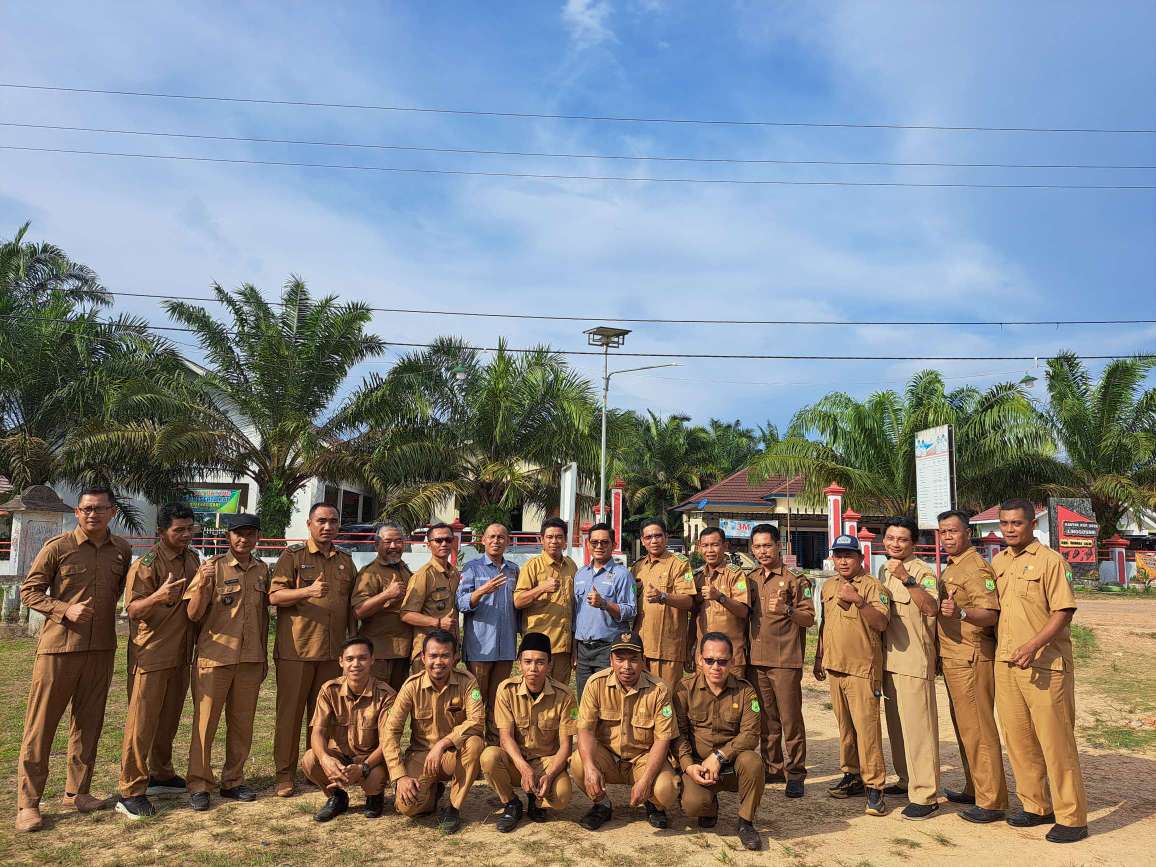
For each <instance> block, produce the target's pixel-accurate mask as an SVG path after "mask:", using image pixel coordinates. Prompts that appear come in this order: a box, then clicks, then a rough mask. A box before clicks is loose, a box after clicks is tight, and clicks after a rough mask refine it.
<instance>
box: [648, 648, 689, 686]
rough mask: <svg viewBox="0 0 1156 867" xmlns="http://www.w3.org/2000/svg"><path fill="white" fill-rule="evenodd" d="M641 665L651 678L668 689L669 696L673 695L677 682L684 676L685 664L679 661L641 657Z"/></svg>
mask: <svg viewBox="0 0 1156 867" xmlns="http://www.w3.org/2000/svg"><path fill="white" fill-rule="evenodd" d="M643 664H644V665H645V666H646V670H647V672H648V673H649V674H650V676H651V677H655V678H657V679H658V680H661V681H662V682H663V683H665V684H666V685H667V686H669V687H670V694H671V695H674V690H675V688H677V687H678V682H679V681H680V680H682V677H683V675H684V674H686V669H685V668H684V665H685V663H684V662H683V661H682V660H681V659H651V658H650V657H649V656H647V657H643Z"/></svg>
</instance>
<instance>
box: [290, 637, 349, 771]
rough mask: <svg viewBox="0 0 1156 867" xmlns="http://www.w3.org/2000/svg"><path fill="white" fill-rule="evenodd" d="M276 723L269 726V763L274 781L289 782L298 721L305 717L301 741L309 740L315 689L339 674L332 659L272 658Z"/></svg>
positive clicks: (296, 749)
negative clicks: (273, 772)
mask: <svg viewBox="0 0 1156 867" xmlns="http://www.w3.org/2000/svg"><path fill="white" fill-rule="evenodd" d="M273 662H274V664H275V665H276V666H277V723H276V726H275V727H274V729H273V764H274V765H275V766H276V769H277V783H278V784H280V783H292V782H293V779H294V777H296V776H297V758H298V757H299V756H300V755H301V721H302V717H304V719H305V743H307V744H308V743H309V732H310V726H309V721H310V720H312V719H313V708H314V706H315V705H316V704H317V692H318V690H320V689H321V685H322V684H323V683H325V682H326V681H329V680H333V678H335V677H340V676H341V666H340V665H338V664H337V662H336V660H329V659H327V660H320V661H312V662H310V661H304V660H300V659H276V660H274V661H273Z"/></svg>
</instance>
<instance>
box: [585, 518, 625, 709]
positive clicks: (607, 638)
mask: <svg viewBox="0 0 1156 867" xmlns="http://www.w3.org/2000/svg"><path fill="white" fill-rule="evenodd" d="M589 544H590V565H588V566H583V567H582V568H581V569H579V570H578V574H577V575H575V576H574V644H575V655H574V662H575V668H576V669H577V673H576V682H577V687H578V697H579V699H581V697H582V690H583V689H584V688H585V686H586V681H587V679H589V677H590V675H592V674H594V673H595V672H597V671H601V670H602V669H604V668H609V666H610V644H611V642H612V641H614V640H615V639H617V638H618V637H619V636H620V635H621V634H622V633H624V632H630V631H631V630H632V628H633V623H634V614H635V611H636V610H637V609H636V607H635V601H634V576H633V575H631V574H630V570H629V569H627V568H626V567H625V566H623V565H622V564H621V563H619V562H618V561H616V560H615V559H614V557H613V556H612V554H611V552H612V551H613V549H614V530H613V529H611V527H610V525H609V524H595V525H594V526H593V527H591V528H590V537H589Z"/></svg>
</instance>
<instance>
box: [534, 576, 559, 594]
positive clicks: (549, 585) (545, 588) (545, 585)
mask: <svg viewBox="0 0 1156 867" xmlns="http://www.w3.org/2000/svg"><path fill="white" fill-rule="evenodd" d="M538 586H539V587H541V588H542V593H543V595H548V594H550V593H557V592H558V588H559V587H561V586H562V583H561V582H560V581H559V580H558V579H557V578H547V579H546V580H545V581H543V582H542V583H541V584H539V585H538Z"/></svg>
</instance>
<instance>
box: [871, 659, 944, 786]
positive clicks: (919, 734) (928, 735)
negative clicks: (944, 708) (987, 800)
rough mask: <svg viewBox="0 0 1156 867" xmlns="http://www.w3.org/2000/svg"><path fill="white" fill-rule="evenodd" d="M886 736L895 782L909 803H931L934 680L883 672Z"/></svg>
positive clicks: (935, 762) (935, 750)
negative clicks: (896, 779)
mask: <svg viewBox="0 0 1156 867" xmlns="http://www.w3.org/2000/svg"><path fill="white" fill-rule="evenodd" d="M883 708H884V711H885V714H886V716H887V738H888V739H889V740H890V741H891V760H892V762H894V764H895V773H897V774H898V775H899V785H900V786H901V787H903V788H904V789H907V800H908V801H910V802H911V803H912V804H924V805H926V804H934V803H935V802H936V798H937V796H938V795H939V708H938V706H937V704H936V701H935V681H934V680H927V679H926V678H922V677H910V676H908V675H906V674H895V673H893V672H890V671H885V672H884V673H883Z"/></svg>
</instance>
